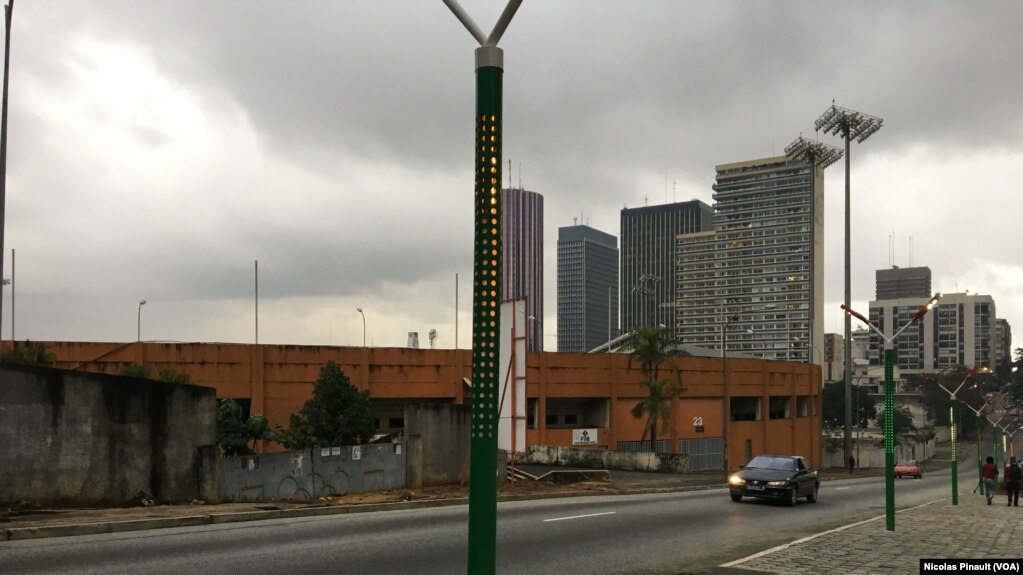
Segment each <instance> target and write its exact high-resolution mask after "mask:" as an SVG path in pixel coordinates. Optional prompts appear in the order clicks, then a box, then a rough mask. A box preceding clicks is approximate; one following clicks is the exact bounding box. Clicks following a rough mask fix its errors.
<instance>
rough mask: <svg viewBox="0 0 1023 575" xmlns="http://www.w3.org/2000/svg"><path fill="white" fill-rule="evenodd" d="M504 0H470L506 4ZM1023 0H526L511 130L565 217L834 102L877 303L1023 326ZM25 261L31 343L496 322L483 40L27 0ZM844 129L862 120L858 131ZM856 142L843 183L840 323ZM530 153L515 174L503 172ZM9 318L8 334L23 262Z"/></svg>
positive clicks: (20, 156)
mask: <svg viewBox="0 0 1023 575" xmlns="http://www.w3.org/2000/svg"><path fill="white" fill-rule="evenodd" d="M503 4H504V1H503V0H501V1H500V2H499V1H495V0H475V1H472V0H464V1H463V2H462V5H463V6H464V7H465V8H466V10H467V11H468V12H469V13H470V14H471V15H472V16H473V17H474V19H475V20H476V21H477V22H478V23H479V25H480V28H482V29H483V30H485V31H489V30H490V29H491V28H492V26H493V23H494V22H495V21H496V19H497V16H498V14H499V13H500V12H501V10H502V9H503ZM1021 22H1023V3H1020V2H1016V1H986V2H961V1H945V2H940V1H928V2H923V1H907V2H895V3H893V2H887V1H877V2H872V1H865V2H844V1H843V2H837V1H836V2H809V1H805V2H797V1H789V2H782V1H778V2H751V1H730V0H729V1H709V0H708V1H705V2H693V1H678V0H672V1H661V2H658V1H652V0H645V1H643V2H622V1H619V2H612V1H595V0H585V1H583V0H579V1H568V0H564V1H551V0H543V1H539V0H525V2H524V3H523V5H522V7H521V8H520V9H519V11H518V14H517V15H516V16H515V19H514V20H513V21H512V23H511V26H510V27H509V29H508V31H507V33H506V34H505V36H504V38H503V40H502V41H501V47H502V48H504V50H505V74H504V114H505V117H504V136H505V139H504V157H505V166H507V160H508V159H511V160H512V163H513V166H514V169H513V170H512V174H511V177H512V181H513V182H514V183H515V184H516V185H518V183H519V181H520V178H521V183H522V185H523V186H524V187H525V188H526V189H529V190H533V191H536V192H539V193H541V194H543V196H544V202H545V216H546V220H545V222H544V234H545V256H544V257H545V270H544V272H545V281H544V297H545V302H544V306H545V313H544V318H543V321H544V329H543V331H544V333H545V348H546V349H547V350H555V349H557V338H556V332H557V314H556V309H557V295H556V293H557V292H556V287H557V277H556V270H557V230H558V228H559V227H561V226H566V225H572V223H573V218H580V217H581V218H582V220H581V221H582V222H585V223H588V224H589V225H591V226H593V227H595V228H597V229H600V230H603V231H605V232H608V233H611V234H613V235H616V236H617V235H618V234H619V212H620V210H621V208H622V207H623V206H628V207H639V206H643V205H648V204H649V205H654V204H661V203H664V202H671V201H674V200H678V201H683V200H690V199H693V198H696V199H700V200H703V201H704V202H707V203H708V204H713V200H712V197H711V194H712V190H711V185H712V184H713V182H714V166H715V165H717V164H723V163H730V162H736V161H743V160H749V159H754V158H760V157H767V156H772V155H778V154H782V153H783V149H784V147H785V146H786V145H787V144H788V143H789V142H791V141H792V140H793V139H794V138H796V137H797V136H799V135H800V133H802V134H803V135H804V136H808V137H817V136H816V134H815V133H814V129H813V123H814V120H815V119H816V118H817V117H818V116H819V115H820V114H821V113H822V112H824V110H825V109H826V108H827V107H828V106H830V105H831V103H832V99H834V100H835V103H837V104H838V105H839V106H844V107H848V108H852V109H855V110H858V111H861V112H865V113H868V114H873V115H876V116H880V117H882V118H883V119H884V127H883V128H882V129H881V130H880V131H879V132H878V133H876V134H875V135H874V136H873V137H871V138H870V139H869V140H868V141H866V142H865V143H863V144H856V143H853V147H852V154H851V156H852V219H853V224H852V227H853V231H852V241H853V244H852V254H853V261H852V269H853V279H852V282H853V285H852V290H853V292H852V293H853V307H854V308H858V309H861V310H862V311H864V313H865V312H866V309H867V302H868V301H869V300H871V299H873V298H874V273H875V270H877V269H881V268H887V267H890V266H891V265H892V264H895V265H899V266H909V265H916V266H922V265H925V266H930V268H931V269H932V271H933V287H934V289H935V290H936V291H942V292H956V291H959V292H962V291H966V290H969V292H970V293H982V294H988V295H991V296H992V297H993V298H994V299H995V303H996V310H997V315H998V317H1001V318H1005V319H1007V320H1008V321H1009V322H1010V324H1011V325H1012V327H1013V329H1014V330H1015V334H1016V335H1015V342H1014V344H1013V348H1015V347H1023V256H1021V253H1023V242H1021V240H1023V231H1021V225H1020V219H1021V214H1023V194H1021V192H1023V190H1021V188H1020V169H1021V167H1023V113H1020V102H1023V67H1021V62H1023V60H1021V56H1020V55H1021V54H1023V34H1020V32H1019V26H1020V23H1021ZM11 40H12V42H11V43H12V47H11V64H10V65H11V72H10V96H9V106H10V108H9V127H8V150H9V151H8V160H7V161H8V163H7V166H8V167H7V170H8V171H7V203H6V243H5V248H6V249H5V254H4V277H10V276H11V253H10V249H11V248H14V249H15V250H16V269H15V274H16V276H15V280H16V289H17V291H16V310H15V312H16V325H15V329H16V334H15V335H16V336H17V338H18V339H19V340H24V339H26V338H29V339H33V340H83V341H133V340H134V339H135V337H136V329H137V324H136V322H137V320H138V315H137V314H138V310H139V307H138V301H139V300H140V299H143V298H144V299H146V300H147V302H148V303H147V304H146V305H145V306H144V307H143V308H142V317H141V326H142V327H141V332H142V339H145V340H161V341H220V342H252V341H253V339H254V337H255V328H254V324H255V310H254V307H255V306H254V275H255V274H254V269H253V267H254V265H253V263H254V261H255V260H259V341H260V343H282V344H284V343H287V344H333V345H361V343H362V334H363V332H362V328H363V326H362V318H361V316H360V315H359V313H358V312H357V311H356V308H357V307H361V308H363V310H364V311H365V318H366V338H367V343H369V344H371V345H375V346H404V345H405V342H406V337H407V333H408V332H409V331H418V332H419V334H420V341H421V345H422V346H423V347H427V346H428V345H429V344H428V341H427V333H428V332H429V330H430V329H436V330H437V332H438V337H437V341H436V346H437V347H439V348H450V347H453V346H454V345H455V274H459V277H460V285H459V300H458V301H459V306H458V307H459V311H460V314H459V322H458V334H459V335H458V346H459V347H463V348H467V347H469V346H470V341H471V337H470V331H471V330H470V313H471V307H470V303H471V293H470V277H471V273H472V193H473V174H472V169H473V168H472V166H473V130H474V124H473V113H474V90H475V76H474V74H475V73H474V48H475V47H476V43H475V40H473V39H472V37H471V36H470V35H469V33H468V32H466V30H465V29H464V28H463V27H462V25H461V24H460V23H459V22H458V21H457V20H456V19H455V17H454V16H453V15H452V14H451V13H450V12H449V10H448V9H447V7H446V6H445V5H444V4H443V3H442V2H441V0H433V1H427V0H417V1H411V0H410V1H398V0H366V1H356V0H346V1H344V2H339V1H333V0H331V1H328V0H323V1H315V0H306V1H303V2H271V1H268V0H217V1H215V2H210V1H208V0H201V1H200V0H175V1H173V2H172V1H168V0H146V1H145V2H139V1H138V0H104V1H102V2H101V1H89V0H85V1H83V0H47V1H46V2H40V1H34V0H18V2H17V3H16V6H15V12H14V20H13V31H12V38H11ZM819 137H820V139H821V140H822V141H826V142H828V143H831V144H835V145H842V142H841V140H839V139H838V138H835V137H832V136H828V135H823V134H822V135H820V136H819ZM844 177H845V167H844V162H840V163H838V164H835V165H834V166H832V167H831V168H829V169H828V170H827V175H826V184H825V186H826V187H825V196H826V200H825V211H826V221H825V228H826V245H825V251H826V254H825V260H826V262H825V294H824V295H825V303H824V314H825V328H826V330H827V331H829V332H841V330H842V323H841V322H842V316H841V310H840V309H839V304H840V303H841V302H842V300H843V297H844V295H843V272H842V270H843V225H844V224H843V221H844V219H843V218H844V212H843V204H844V199H843V194H844ZM507 181H508V180H507V175H506V176H505V182H507ZM4 294H5V295H4V299H3V306H4V309H3V337H4V338H10V336H11V298H10V294H11V291H10V287H9V286H8V287H7V288H5V292H4Z"/></svg>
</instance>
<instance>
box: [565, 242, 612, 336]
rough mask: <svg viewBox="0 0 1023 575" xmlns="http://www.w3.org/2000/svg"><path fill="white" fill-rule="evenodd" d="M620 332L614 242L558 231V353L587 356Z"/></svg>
mask: <svg viewBox="0 0 1023 575" xmlns="http://www.w3.org/2000/svg"><path fill="white" fill-rule="evenodd" d="M617 331H618V239H617V238H615V237H614V236H612V235H611V234H607V233H604V232H602V231H600V230H596V229H594V228H591V227H589V226H584V225H573V226H566V227H563V228H558V351H589V350H591V349H593V348H595V347H597V346H599V345H600V344H602V343H604V342H607V341H610V340H611V338H612V337H614V336H615V335H617Z"/></svg>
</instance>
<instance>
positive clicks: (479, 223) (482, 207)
mask: <svg viewBox="0 0 1023 575" xmlns="http://www.w3.org/2000/svg"><path fill="white" fill-rule="evenodd" d="M444 3H445V4H446V5H447V7H448V8H449V9H450V10H451V12H452V13H454V15H455V17H456V18H458V20H459V21H460V22H461V23H462V24H463V25H464V26H465V28H466V29H467V30H468V31H469V33H470V34H472V37H473V38H475V39H476V40H477V41H478V42H479V43H480V47H479V48H476V141H475V144H474V145H473V147H474V148H475V150H476V167H475V170H474V171H475V173H476V185H475V194H474V200H473V206H474V208H473V213H474V223H475V232H474V240H473V280H472V282H473V287H472V294H473V295H472V431H471V439H470V445H469V553H468V572H469V573H471V574H473V575H488V574H493V573H494V572H495V570H496V566H497V474H496V470H497V423H498V411H499V403H500V402H499V401H498V385H499V381H498V380H499V377H498V373H499V370H500V357H499V355H500V352H499V349H500V334H501V329H500V327H501V321H500V313H501V312H500V310H501V300H500V295H501V261H502V260H501V92H502V89H503V88H502V76H503V74H504V51H502V50H501V49H500V48H498V47H497V43H498V42H499V41H500V40H501V36H503V35H504V31H505V30H507V28H508V24H509V23H510V22H511V19H512V17H513V16H515V11H516V10H518V9H519V5H520V4H522V0H509V1H508V4H507V5H506V6H505V8H504V12H502V13H501V16H500V17H498V19H497V23H496V24H495V25H494V29H493V31H491V32H490V36H484V35H483V32H482V31H481V30H480V28H479V26H477V25H476V23H475V22H474V21H473V19H472V18H471V17H470V16H469V15H468V14H467V13H466V12H465V10H463V9H462V7H461V6H460V5H459V4H458V1H457V0H444Z"/></svg>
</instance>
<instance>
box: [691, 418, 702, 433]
mask: <svg viewBox="0 0 1023 575" xmlns="http://www.w3.org/2000/svg"><path fill="white" fill-rule="evenodd" d="M693 428H694V429H695V430H696V432H697V433H703V418H702V417H694V418H693Z"/></svg>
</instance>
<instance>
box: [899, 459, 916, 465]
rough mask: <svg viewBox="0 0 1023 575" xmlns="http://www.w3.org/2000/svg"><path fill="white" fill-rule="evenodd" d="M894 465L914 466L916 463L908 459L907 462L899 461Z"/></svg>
mask: <svg viewBox="0 0 1023 575" xmlns="http://www.w3.org/2000/svg"><path fill="white" fill-rule="evenodd" d="M896 465H916V461H913V460H912V459H910V460H908V461H900V462H898V463H897V464H896Z"/></svg>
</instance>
